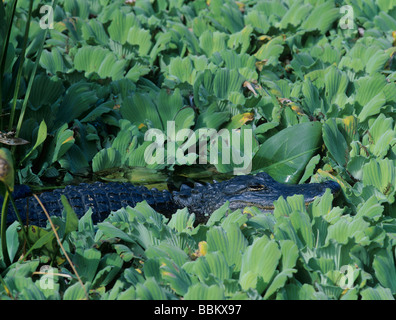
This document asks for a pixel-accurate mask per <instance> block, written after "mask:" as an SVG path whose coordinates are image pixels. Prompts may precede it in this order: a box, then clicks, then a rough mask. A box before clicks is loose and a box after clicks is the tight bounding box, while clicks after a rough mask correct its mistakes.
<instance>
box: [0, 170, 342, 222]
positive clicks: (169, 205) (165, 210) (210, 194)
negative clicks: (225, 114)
mask: <svg viewBox="0 0 396 320" xmlns="http://www.w3.org/2000/svg"><path fill="white" fill-rule="evenodd" d="M327 188H329V189H330V190H331V192H332V193H333V194H336V193H338V192H339V191H340V186H339V185H338V183H336V182H334V181H326V182H324V183H310V184H302V185H301V184H299V185H286V184H282V183H279V182H276V181H275V180H274V179H272V178H271V177H270V176H269V175H268V174H266V173H264V172H262V173H258V174H257V175H254V176H253V175H246V176H236V177H234V178H232V179H230V180H228V181H223V182H219V183H213V184H208V185H201V184H198V183H196V184H195V185H194V187H193V188H190V187H188V186H186V185H182V187H181V188H180V191H173V192H172V193H170V192H169V191H158V190H155V189H152V190H148V189H147V188H145V187H143V186H134V185H132V184H130V183H103V182H95V183H93V184H84V183H83V184H80V185H78V186H67V187H66V188H65V189H56V190H54V191H51V192H43V193H41V194H39V198H40V200H41V201H42V202H43V204H44V206H45V207H46V209H47V211H48V212H49V214H50V215H51V216H60V215H61V213H62V210H63V205H62V202H61V200H60V198H61V195H62V194H64V195H65V196H66V198H67V199H68V201H69V203H70V205H71V206H72V207H73V209H74V210H75V212H76V214H77V216H78V217H79V218H81V217H82V216H83V215H84V214H85V213H86V211H87V210H88V209H89V208H92V211H93V215H92V219H93V221H94V222H95V223H96V222H100V221H103V220H104V219H105V218H106V217H107V216H108V215H109V213H110V212H111V211H116V210H118V209H120V208H122V207H126V206H128V205H129V206H131V207H134V206H135V205H136V204H137V203H139V202H141V201H143V200H146V201H147V203H148V204H149V205H150V206H151V207H152V208H153V209H154V210H156V211H157V212H160V213H162V214H164V215H165V216H167V217H170V216H171V215H172V214H173V213H175V212H176V210H177V209H181V208H184V207H187V208H188V210H189V212H190V213H195V216H196V221H197V222H198V223H203V222H205V221H207V219H208V218H209V216H210V214H211V213H212V212H213V211H215V210H216V209H218V208H220V207H221V206H222V205H223V204H224V203H225V202H226V201H229V203H230V208H231V209H232V210H236V209H243V208H245V207H247V206H256V207H258V208H259V209H261V210H262V211H272V210H273V202H274V201H275V200H277V199H278V198H279V197H280V196H283V197H284V198H286V197H288V196H293V195H295V194H301V195H304V199H305V203H306V204H308V203H310V202H312V201H314V199H315V198H316V197H320V196H322V195H323V194H324V193H325V191H326V189H327ZM15 202H16V205H17V209H18V211H19V213H20V215H21V217H22V219H23V220H24V219H25V218H26V208H27V207H28V209H29V210H28V211H29V223H30V224H32V225H37V226H45V225H46V217H45V215H44V213H43V211H42V209H41V207H40V206H39V204H38V202H37V200H36V199H35V198H34V197H32V196H30V195H29V194H23V195H22V196H21V195H19V198H18V199H16V200H15ZM15 220H16V216H15V213H14V211H13V209H12V208H11V206H10V210H9V213H8V217H7V222H8V223H12V222H13V221H15Z"/></svg>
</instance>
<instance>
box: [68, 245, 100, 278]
mask: <svg viewBox="0 0 396 320" xmlns="http://www.w3.org/2000/svg"><path fill="white" fill-rule="evenodd" d="M100 257H101V253H100V251H99V250H97V249H94V248H90V249H82V250H81V249H80V250H77V251H76V253H75V254H74V255H73V257H72V262H73V264H74V265H75V267H76V269H77V272H78V274H79V276H80V278H81V280H82V281H83V282H87V281H89V282H92V280H93V279H94V277H95V274H96V271H97V270H98V266H99V262H100Z"/></svg>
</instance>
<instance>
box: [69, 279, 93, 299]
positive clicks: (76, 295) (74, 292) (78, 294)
mask: <svg viewBox="0 0 396 320" xmlns="http://www.w3.org/2000/svg"><path fill="white" fill-rule="evenodd" d="M84 285H85V286H86V287H87V286H89V284H88V283H85V284H84ZM87 290H88V289H87ZM85 298H86V295H85V291H84V288H83V287H82V286H81V284H80V283H79V282H76V283H75V284H73V285H71V286H70V287H68V288H67V289H66V290H65V293H64V295H63V300H83V299H85Z"/></svg>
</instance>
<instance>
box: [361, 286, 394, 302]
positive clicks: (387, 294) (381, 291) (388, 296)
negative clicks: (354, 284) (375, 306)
mask: <svg viewBox="0 0 396 320" xmlns="http://www.w3.org/2000/svg"><path fill="white" fill-rule="evenodd" d="M360 294H361V295H362V300H395V298H394V296H393V295H392V292H391V290H390V289H389V288H384V287H381V286H380V285H377V286H376V287H375V288H371V287H368V288H365V289H363V290H361V291H360Z"/></svg>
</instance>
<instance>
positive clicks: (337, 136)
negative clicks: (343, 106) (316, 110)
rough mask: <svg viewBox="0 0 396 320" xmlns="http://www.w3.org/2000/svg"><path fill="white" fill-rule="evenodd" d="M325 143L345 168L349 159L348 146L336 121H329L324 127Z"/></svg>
mask: <svg viewBox="0 0 396 320" xmlns="http://www.w3.org/2000/svg"><path fill="white" fill-rule="evenodd" d="M323 141H324V143H325V145H326V147H327V149H328V150H329V152H330V153H331V155H332V156H333V158H334V159H335V160H336V161H337V162H338V164H340V165H341V166H345V165H346V164H347V162H348V157H349V152H348V145H347V143H346V141H345V138H344V136H343V135H342V133H341V132H340V130H338V128H337V122H336V120H335V119H329V120H327V121H326V122H325V124H324V125H323Z"/></svg>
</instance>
